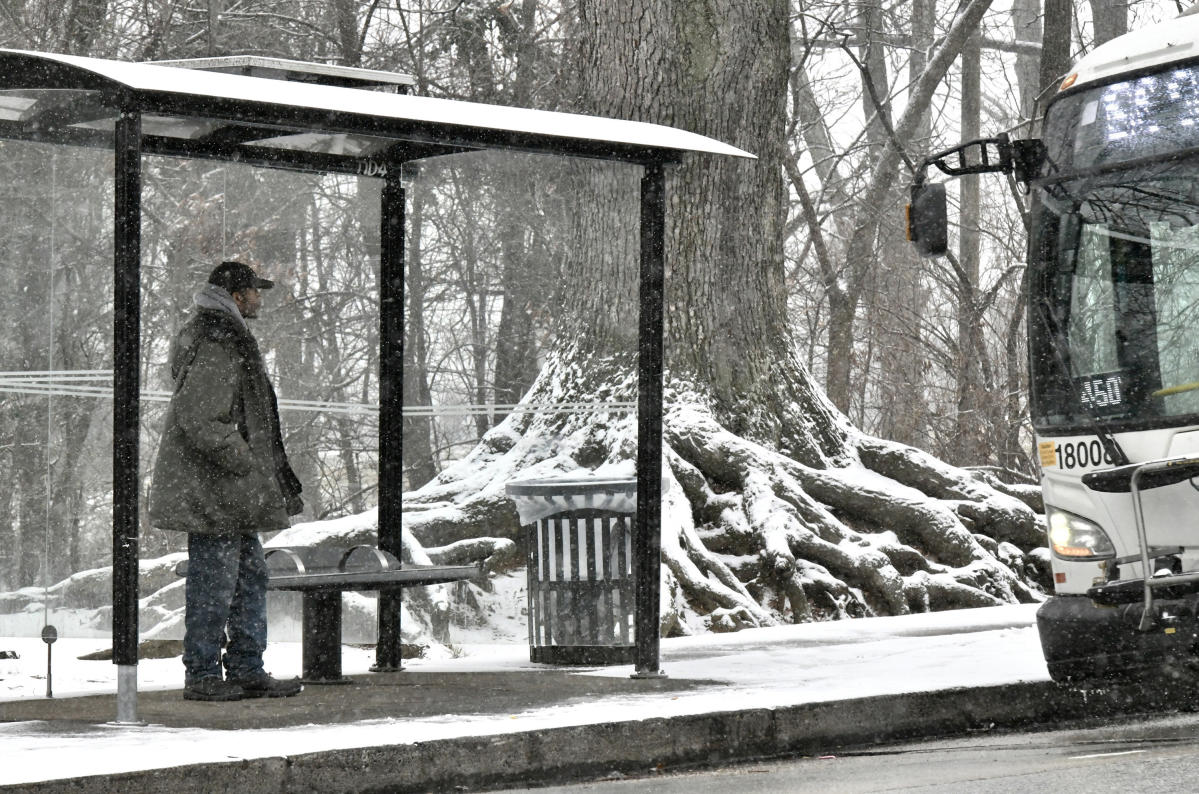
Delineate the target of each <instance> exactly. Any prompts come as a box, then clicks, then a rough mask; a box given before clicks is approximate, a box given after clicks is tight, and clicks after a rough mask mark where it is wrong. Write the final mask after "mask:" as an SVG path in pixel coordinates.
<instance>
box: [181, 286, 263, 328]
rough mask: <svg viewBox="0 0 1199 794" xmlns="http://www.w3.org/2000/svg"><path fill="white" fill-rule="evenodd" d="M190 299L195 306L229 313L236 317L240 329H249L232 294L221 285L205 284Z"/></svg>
mask: <svg viewBox="0 0 1199 794" xmlns="http://www.w3.org/2000/svg"><path fill="white" fill-rule="evenodd" d="M192 301H193V302H194V303H195V304H196V307H197V308H200V309H213V310H215V311H221V312H226V313H228V314H231V315H233V316H234V317H236V318H237V322H238V324H239V325H241V327H242V330H245V331H249V330H250V326H248V325H246V318H244V317H242V316H241V311H240V310H239V309H238V308H237V304H236V303H235V302H234V301H233V296H232V295H230V294H229V293H228V292H227V291H226V290H225V289H224V288H223V287H218V286H217V285H216V284H205V285H204V289H202V290H200V291H199V292H197V293H196V294H195V296H194V297H193V298H192Z"/></svg>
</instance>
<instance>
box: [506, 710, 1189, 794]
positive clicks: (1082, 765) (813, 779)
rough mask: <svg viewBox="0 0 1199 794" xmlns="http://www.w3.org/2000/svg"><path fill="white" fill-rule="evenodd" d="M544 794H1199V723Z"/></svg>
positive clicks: (739, 768)
mask: <svg viewBox="0 0 1199 794" xmlns="http://www.w3.org/2000/svg"><path fill="white" fill-rule="evenodd" d="M520 791H528V792H536V793H537V794H583V793H584V792H598V793H601V794H629V792H638V794H641V793H642V792H651V793H653V794H709V793H710V794H728V793H729V792H732V791H735V792H737V794H765V793H766V792H771V793H773V792H819V794H860V793H861V792H955V794H957V793H958V792H965V791H968V792H971V794H988V793H990V792H994V794H1000V793H1001V792H1002V794H1018V793H1019V792H1030V793H1031V792H1035V794H1045V792H1054V794H1070V793H1071V792H1086V794H1101V793H1102V792H1120V794H1132V793H1133V792H1151V793H1152V794H1167V793H1168V792H1187V793H1188V794H1189V793H1190V792H1195V791H1199V715H1196V714H1193V713H1188V714H1173V715H1170V716H1168V717H1162V718H1160V719H1150V720H1137V721H1127V722H1113V723H1111V724H1107V725H1103V726H1099V727H1090V728H1082V729H1080V728H1073V729H1063V730H1053V731H1044V732H1035V733H1009V734H987V735H980V736H975V737H968V738H961V739H950V740H943V741H935V742H922V743H917V744H906V745H896V746H893V747H879V748H871V749H862V750H857V751H848V752H844V753H839V754H837V755H835V756H827V757H822V758H811V757H806V758H794V759H784V760H777V761H770V762H761V763H755V764H741V765H736V766H729V767H723V768H720V769H710V770H699V771H691V772H685V773H681V774H674V773H670V772H665V773H661V772H659V773H649V774H647V775H645V776H642V777H629V778H625V779H616V780H601V781H595V782H591V783H581V784H576V785H570V786H557V787H549V788H539V789H520Z"/></svg>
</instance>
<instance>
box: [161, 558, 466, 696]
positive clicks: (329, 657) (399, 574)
mask: <svg viewBox="0 0 1199 794" xmlns="http://www.w3.org/2000/svg"><path fill="white" fill-rule="evenodd" d="M266 559H267V569H268V570H269V572H270V579H269V580H268V583H267V589H268V590H292V591H296V592H299V593H301V594H302V595H303V618H302V630H301V641H302V652H303V671H304V672H303V677H304V682H305V683H309V684H338V683H345V682H347V681H348V680H349V679H347V678H345V677H344V676H343V675H342V674H341V594H342V593H343V592H345V591H346V590H366V591H370V590H374V591H384V590H397V589H400V588H404V587H419V586H423V585H431V584H444V583H446V582H457V581H461V580H464V579H473V578H475V577H478V576H481V575H482V573H483V560H479V561H478V562H476V563H474V564H471V565H409V566H401V565H400V563H399V561H398V560H397V559H396V558H395V556H394V555H392V554H390V553H388V552H385V551H382V550H381V549H378V548H376V547H374V546H369V545H359V546H352V547H350V548H348V549H339V548H328V547H305V548H286V547H278V548H268V549H266ZM175 571H176V573H178V574H179V575H180V576H186V575H187V562H186V561H184V562H181V563H180V564H179V565H178V566H176V568H175Z"/></svg>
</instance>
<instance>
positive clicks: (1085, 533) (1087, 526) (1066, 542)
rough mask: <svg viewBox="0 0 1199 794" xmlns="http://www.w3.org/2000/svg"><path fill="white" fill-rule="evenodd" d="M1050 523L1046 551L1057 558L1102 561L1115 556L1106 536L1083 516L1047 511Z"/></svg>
mask: <svg viewBox="0 0 1199 794" xmlns="http://www.w3.org/2000/svg"><path fill="white" fill-rule="evenodd" d="M1045 516H1046V518H1048V519H1049V548H1051V549H1053V553H1054V554H1056V555H1057V556H1059V557H1063V558H1065V559H1068V560H1082V559H1089V560H1102V559H1106V558H1108V557H1114V556H1116V548H1115V546H1113V545H1112V542H1111V540H1110V539H1109V538H1108V536H1107V533H1106V532H1104V531H1103V528H1102V527H1100V526H1099V525H1098V524H1096V523H1095V522H1094V521H1088V520H1087V519H1085V518H1083V517H1082V516H1077V515H1074V514H1073V513H1067V512H1066V511H1065V510H1058V509H1057V508H1055V507H1046V508H1045Z"/></svg>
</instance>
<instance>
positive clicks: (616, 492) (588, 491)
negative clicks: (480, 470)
mask: <svg viewBox="0 0 1199 794" xmlns="http://www.w3.org/2000/svg"><path fill="white" fill-rule="evenodd" d="M507 491H508V496H509V497H511V499H512V501H513V502H515V503H516V512H517V513H518V514H519V515H520V523H521V524H532V523H534V522H535V521H540V520H541V519H543V518H545V517H547V516H552V515H554V514H555V513H565V512H566V511H568V510H610V511H612V512H613V513H629V514H632V513H635V512H636V511H637V481H636V480H634V479H619V480H617V479H604V478H599V477H576V478H572V479H566V478H563V479H544V480H520V481H517V482H510V483H508V486H507Z"/></svg>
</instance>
